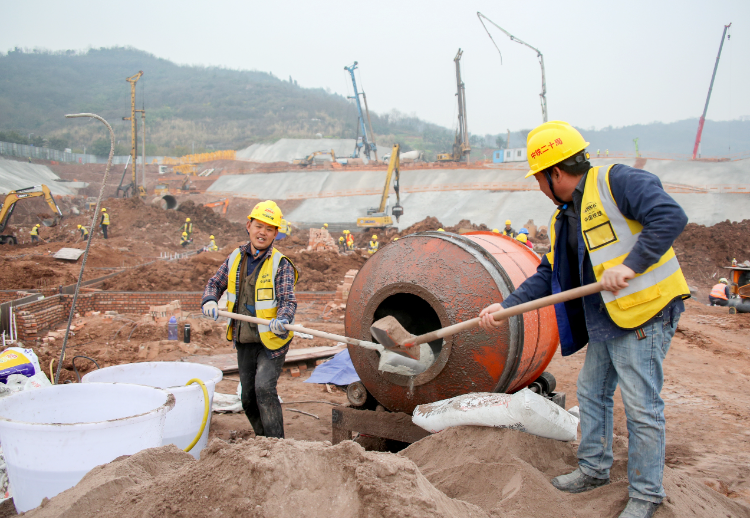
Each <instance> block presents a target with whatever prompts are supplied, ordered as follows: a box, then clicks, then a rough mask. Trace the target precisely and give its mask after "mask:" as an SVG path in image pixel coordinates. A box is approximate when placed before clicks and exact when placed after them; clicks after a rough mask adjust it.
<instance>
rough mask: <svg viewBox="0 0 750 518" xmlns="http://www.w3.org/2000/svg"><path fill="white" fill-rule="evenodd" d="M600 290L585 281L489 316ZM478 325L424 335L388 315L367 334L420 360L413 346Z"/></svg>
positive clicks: (599, 285)
mask: <svg viewBox="0 0 750 518" xmlns="http://www.w3.org/2000/svg"><path fill="white" fill-rule="evenodd" d="M602 290H603V288H602V283H601V282H595V283H593V284H587V285H586V286H581V287H580V288H574V289H572V290H568V291H563V292H561V293H556V294H554V295H549V296H548V297H542V298H541V299H537V300H532V301H529V302H524V303H523V304H518V305H517V306H513V307H511V308H508V309H501V310H499V311H496V312H494V313H492V318H494V319H495V321H496V322H497V321H500V320H505V319H506V318H510V317H513V316H516V315H520V314H521V313H526V312H528V311H533V310H535V309H541V308H545V307H547V306H552V305H554V304H559V303H561V302H567V301H569V300H573V299H577V298H580V297H585V296H587V295H593V294H594V293H599V292H600V291H602ZM478 325H479V317H476V318H472V319H471V320H466V321H465V322H460V323H458V324H453V325H452V326H448V327H444V328H442V329H438V330H436V331H431V332H429V333H426V334H423V335H419V336H414V335H412V334H410V333H409V332H408V331H407V330H406V329H404V328H403V326H402V325H401V324H400V323H399V322H398V320H396V319H395V318H394V317H392V316H387V317H385V318H381V319H380V320H378V321H376V322H374V323H373V324H372V327H370V333H372V336H374V337H375V338H376V339H377V341H378V342H380V343H381V344H382V345H383V346H384V347H385V348H386V349H388V350H391V351H393V352H395V353H398V354H401V355H405V356H409V357H411V358H414V359H419V351H420V348H418V347H417V348H415V347H414V346H415V345H420V344H424V343H428V342H432V341H433V340H437V339H438V338H445V337H446V336H452V335H455V334H456V333H458V332H460V331H466V330H467V329H473V328H475V327H477V326H478Z"/></svg>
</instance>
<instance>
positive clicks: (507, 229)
mask: <svg viewBox="0 0 750 518" xmlns="http://www.w3.org/2000/svg"><path fill="white" fill-rule="evenodd" d="M510 225H511V223H510V220H509V219H506V220H505V228H504V229H503V235H504V236H508V237H510V238H513V237H516V231H515V230H514V229H513V227H511V226H510Z"/></svg>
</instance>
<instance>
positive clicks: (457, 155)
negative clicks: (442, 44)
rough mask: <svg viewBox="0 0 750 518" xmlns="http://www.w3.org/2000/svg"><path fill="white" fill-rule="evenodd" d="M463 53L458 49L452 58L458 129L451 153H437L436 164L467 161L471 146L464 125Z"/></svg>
mask: <svg viewBox="0 0 750 518" xmlns="http://www.w3.org/2000/svg"><path fill="white" fill-rule="evenodd" d="M463 54H464V51H463V50H461V49H458V52H457V53H456V57H455V58H453V61H454V63H456V97H457V98H458V127H457V128H456V138H455V140H454V141H453V151H452V152H451V153H439V154H438V156H437V160H438V162H461V161H462V160H463V158H464V156H465V157H466V161H467V162H468V161H469V154H470V153H471V146H470V145H469V129H468V125H467V123H466V86H465V85H464V82H463V81H462V80H461V56H463Z"/></svg>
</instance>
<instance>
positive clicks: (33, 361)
mask: <svg viewBox="0 0 750 518" xmlns="http://www.w3.org/2000/svg"><path fill="white" fill-rule="evenodd" d="M13 374H22V375H23V376H26V377H27V378H31V377H32V376H34V375H36V374H43V372H42V369H41V367H39V359H38V358H37V357H36V354H34V351H33V350H32V349H22V348H21V347H8V348H7V349H5V350H4V351H3V352H2V353H0V383H7V382H8V376H11V375H13ZM45 379H47V378H46V376H45Z"/></svg>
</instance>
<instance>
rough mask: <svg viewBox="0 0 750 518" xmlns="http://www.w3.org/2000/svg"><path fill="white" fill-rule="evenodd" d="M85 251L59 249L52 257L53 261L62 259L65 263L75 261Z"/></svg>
mask: <svg viewBox="0 0 750 518" xmlns="http://www.w3.org/2000/svg"><path fill="white" fill-rule="evenodd" d="M83 252H85V250H79V249H77V248H61V249H60V250H58V251H57V253H55V255H53V256H52V257H54V258H55V259H64V260H66V261H77V260H78V258H79V257H81V256H82V255H83Z"/></svg>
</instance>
